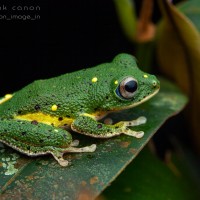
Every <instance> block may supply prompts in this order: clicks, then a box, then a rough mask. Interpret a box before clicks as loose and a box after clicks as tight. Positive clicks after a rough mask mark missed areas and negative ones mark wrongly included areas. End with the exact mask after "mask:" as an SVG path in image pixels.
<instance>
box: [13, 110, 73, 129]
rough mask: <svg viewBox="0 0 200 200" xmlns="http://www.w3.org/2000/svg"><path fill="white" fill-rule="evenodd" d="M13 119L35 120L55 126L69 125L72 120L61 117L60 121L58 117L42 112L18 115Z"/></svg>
mask: <svg viewBox="0 0 200 200" xmlns="http://www.w3.org/2000/svg"><path fill="white" fill-rule="evenodd" d="M15 119H20V120H27V121H37V122H41V123H44V124H48V125H51V124H53V125H54V126H55V127H59V126H65V125H70V124H71V123H72V122H73V120H74V119H73V118H68V117H63V119H62V121H60V120H59V117H56V116H52V115H47V114H44V113H42V112H37V113H30V114H25V115H18V116H16V117H15Z"/></svg>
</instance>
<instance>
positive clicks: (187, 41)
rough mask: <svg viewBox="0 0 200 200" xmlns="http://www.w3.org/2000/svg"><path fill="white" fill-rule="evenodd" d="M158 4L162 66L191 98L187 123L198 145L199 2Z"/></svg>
mask: <svg viewBox="0 0 200 200" xmlns="http://www.w3.org/2000/svg"><path fill="white" fill-rule="evenodd" d="M159 3H160V7H161V11H162V14H163V19H162V21H161V23H160V24H159V28H158V33H157V40H156V46H157V59H158V62H159V67H160V69H161V70H162V71H163V72H164V73H165V74H166V75H167V76H168V77H170V78H172V79H173V80H174V81H176V83H177V84H178V85H179V86H180V87H181V88H182V89H183V91H185V92H186V93H187V94H188V96H189V97H190V104H189V106H188V108H189V109H188V113H187V117H188V121H189V122H190V123H188V124H190V129H191V133H192V134H193V136H194V143H196V144H197V145H196V147H197V148H199V146H200V135H199V129H200V124H199V118H200V107H199V102H200V87H199V85H200V34H199V30H198V29H199V24H200V23H199V17H200V1H198V0H190V1H187V2H184V3H183V4H181V5H180V6H179V7H178V8H177V7H175V6H174V5H172V4H171V3H169V1H163V0H160V1H159ZM182 12H183V13H182ZM184 13H186V15H185V14H184ZM187 16H188V17H190V18H188V17H187ZM197 21H198V23H197ZM196 25H197V26H196ZM197 28H198V29H197ZM199 151H200V148H199Z"/></svg>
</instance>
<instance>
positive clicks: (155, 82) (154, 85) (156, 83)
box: [152, 80, 159, 88]
mask: <svg viewBox="0 0 200 200" xmlns="http://www.w3.org/2000/svg"><path fill="white" fill-rule="evenodd" d="M152 85H153V87H154V88H157V87H159V82H158V81H155V80H154V81H153V82H152Z"/></svg>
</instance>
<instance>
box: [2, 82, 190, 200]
mask: <svg viewBox="0 0 200 200" xmlns="http://www.w3.org/2000/svg"><path fill="white" fill-rule="evenodd" d="M161 88H162V89H161V91H160V92H159V93H158V94H157V95H156V96H155V97H154V98H152V99H151V100H149V101H148V102H146V103H144V104H142V105H141V106H138V107H136V108H134V109H130V110H127V111H124V112H122V113H118V114H115V115H113V116H111V117H112V118H113V119H114V120H116V121H121V120H124V119H126V120H129V119H134V118H137V117H139V116H141V115H142V116H146V117H147V119H148V122H147V123H146V124H145V125H141V126H139V127H137V129H138V130H144V131H145V135H144V137H143V138H141V139H135V138H132V137H129V136H125V135H121V136H119V137H115V138H111V139H92V138H89V137H85V136H79V135H73V137H78V138H79V139H80V141H81V145H87V144H92V143H96V144H97V150H96V152H94V153H90V154H89V153H87V154H86V153H84V154H66V158H67V159H68V160H70V161H71V165H70V166H68V167H65V168H64V167H60V166H59V165H58V164H57V162H56V161H55V160H53V158H52V157H51V156H45V157H39V158H29V157H26V156H23V155H21V154H18V153H16V151H13V150H11V149H10V148H7V147H5V149H3V148H1V154H0V162H1V163H0V166H1V168H0V190H1V196H0V198H1V199H11V198H14V197H15V199H26V198H33V199H61V198H64V197H65V199H84V198H89V199H94V198H95V197H97V196H98V195H99V194H100V193H101V192H102V191H103V190H104V189H105V188H106V187H107V186H108V185H109V184H110V182H111V181H113V180H114V179H115V178H116V177H117V175H119V174H120V172H121V171H122V170H123V169H124V168H125V167H126V166H127V165H128V164H129V163H130V162H131V161H132V160H133V159H134V158H135V157H136V155H137V154H138V153H139V152H140V151H141V149H142V148H143V147H144V146H145V144H146V143H147V142H148V141H149V139H150V138H151V137H152V136H153V134H154V133H155V132H156V130H157V129H158V128H159V127H160V126H161V125H162V124H163V123H164V122H165V121H166V119H168V118H169V117H170V116H172V115H174V114H176V113H177V112H179V111H180V110H181V109H182V108H183V107H184V106H185V104H186V102H187V98H186V97H185V96H184V95H183V94H182V93H181V92H180V91H179V90H178V89H177V88H176V87H175V86H174V85H172V84H171V83H169V82H167V81H165V80H162V81H161ZM13 154H14V155H13ZM16 155H17V156H16ZM9 163H10V166H11V167H10V169H8V166H9V165H8V164H9ZM15 169H16V170H15ZM9 173H10V175H8V174H9Z"/></svg>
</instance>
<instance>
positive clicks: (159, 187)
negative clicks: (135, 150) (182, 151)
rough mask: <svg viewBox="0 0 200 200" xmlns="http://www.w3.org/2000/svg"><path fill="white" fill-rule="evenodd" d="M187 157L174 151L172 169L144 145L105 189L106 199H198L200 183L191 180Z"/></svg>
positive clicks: (104, 197) (104, 195)
mask: <svg viewBox="0 0 200 200" xmlns="http://www.w3.org/2000/svg"><path fill="white" fill-rule="evenodd" d="M186 159H188V158H185V155H184V156H183V155H182V156H180V155H176V154H173V158H172V160H171V164H172V165H173V168H170V167H168V165H166V163H164V162H163V161H161V160H159V159H158V158H157V157H156V156H155V155H153V154H152V153H151V152H150V151H149V149H148V148H145V149H144V150H142V152H141V154H140V156H138V157H137V158H136V159H135V160H134V162H132V163H131V164H130V165H129V166H128V167H127V168H126V170H125V171H124V172H123V173H122V174H121V175H120V176H119V177H118V178H117V180H116V181H115V182H114V183H113V184H112V185H111V187H108V188H107V189H106V190H105V191H104V192H103V199H104V200H107V199H109V200H121V199H123V200H129V199H134V200H152V199H153V200H160V199H170V200H177V199H181V200H196V199H199V195H200V193H199V187H198V183H197V182H196V181H195V180H194V179H192V176H191V173H190V172H189V170H190V169H189V168H188V167H186V166H187V164H188V163H186ZM183 166H184V167H183ZM172 169H173V170H172ZM100 199H101V198H100Z"/></svg>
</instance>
